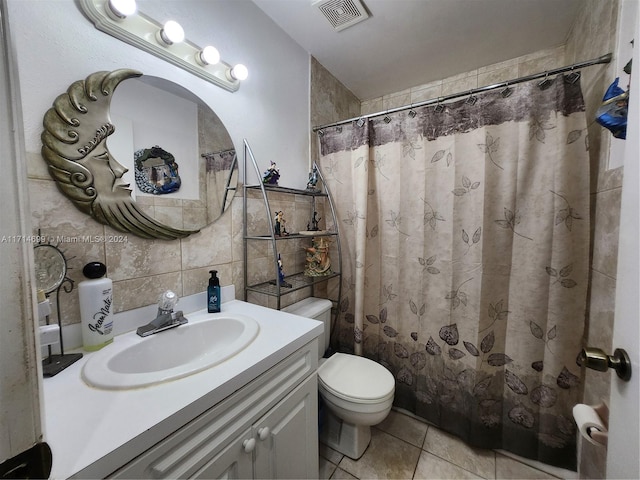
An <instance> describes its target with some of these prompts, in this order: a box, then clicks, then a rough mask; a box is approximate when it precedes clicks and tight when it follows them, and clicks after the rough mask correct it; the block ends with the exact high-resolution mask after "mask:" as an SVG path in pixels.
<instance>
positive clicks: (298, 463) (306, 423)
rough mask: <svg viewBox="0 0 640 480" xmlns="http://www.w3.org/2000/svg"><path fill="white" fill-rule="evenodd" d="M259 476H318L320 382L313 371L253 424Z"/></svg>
mask: <svg viewBox="0 0 640 480" xmlns="http://www.w3.org/2000/svg"><path fill="white" fill-rule="evenodd" d="M253 432H254V437H255V439H256V442H257V446H256V451H255V465H254V468H255V477H256V478H277V479H285V478H298V479H300V478H314V479H315V478H318V384H317V377H316V374H315V373H314V374H313V375H311V376H310V377H309V378H308V379H307V380H305V381H304V382H303V383H302V384H301V385H299V386H298V387H297V388H296V389H295V390H294V391H293V392H291V393H290V394H289V395H287V396H286V397H285V398H284V399H283V400H282V401H281V402H280V403H278V404H277V405H276V406H275V407H273V409H271V410H270V411H269V412H268V413H267V414H266V415H265V416H264V417H262V418H261V419H260V420H258V422H256V423H255V424H254V428H253Z"/></svg>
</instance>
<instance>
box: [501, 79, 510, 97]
mask: <svg viewBox="0 0 640 480" xmlns="http://www.w3.org/2000/svg"><path fill="white" fill-rule="evenodd" d="M512 93H513V90H512V89H511V88H509V82H506V83H505V85H504V89H503V90H502V91H501V92H500V95H502V98H507V97H510V96H511V94H512Z"/></svg>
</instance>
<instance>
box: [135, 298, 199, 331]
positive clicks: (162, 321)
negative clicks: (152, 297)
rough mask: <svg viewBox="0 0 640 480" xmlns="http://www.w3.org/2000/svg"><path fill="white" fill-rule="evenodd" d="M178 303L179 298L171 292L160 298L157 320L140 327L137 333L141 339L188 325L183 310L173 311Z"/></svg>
mask: <svg viewBox="0 0 640 480" xmlns="http://www.w3.org/2000/svg"><path fill="white" fill-rule="evenodd" d="M177 303H178V296H177V295H176V294H175V293H174V292H172V291H171V290H167V291H166V292H164V293H163V294H162V295H161V296H160V301H159V302H158V315H157V316H156V318H155V319H153V320H152V321H151V322H149V323H148V324H146V325H143V326H142V327H138V330H136V333H137V334H138V335H140V336H141V337H147V336H149V335H153V334H154V333H158V332H162V331H164V330H168V329H169V328H174V327H177V326H179V325H182V324H183V323H187V321H188V320H187V319H186V318H184V315H183V314H182V310H178V311H177V312H174V311H173V308H174V307H175V306H176V304H177Z"/></svg>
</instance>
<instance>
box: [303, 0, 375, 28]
mask: <svg viewBox="0 0 640 480" xmlns="http://www.w3.org/2000/svg"><path fill="white" fill-rule="evenodd" d="M312 5H313V6H315V7H318V9H319V10H320V11H321V12H322V14H323V15H324V16H325V17H327V20H329V23H330V24H331V26H332V27H333V28H334V29H335V30H336V31H338V32H339V31H340V30H344V29H345V28H348V27H350V26H352V25H355V24H356V23H359V22H361V21H363V20H366V19H367V18H369V14H368V13H367V10H366V9H365V8H364V5H363V4H362V2H360V0H316V1H314V2H313V3H312Z"/></svg>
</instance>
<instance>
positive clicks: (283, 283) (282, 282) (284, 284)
mask: <svg viewBox="0 0 640 480" xmlns="http://www.w3.org/2000/svg"><path fill="white" fill-rule="evenodd" d="M278 278H279V279H280V286H281V287H285V288H291V287H292V286H293V285H291V284H290V283H289V282H287V281H286V280H285V279H284V270H283V269H282V258H280V254H278ZM269 283H270V284H271V285H277V283H276V281H275V280H271V281H269Z"/></svg>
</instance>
